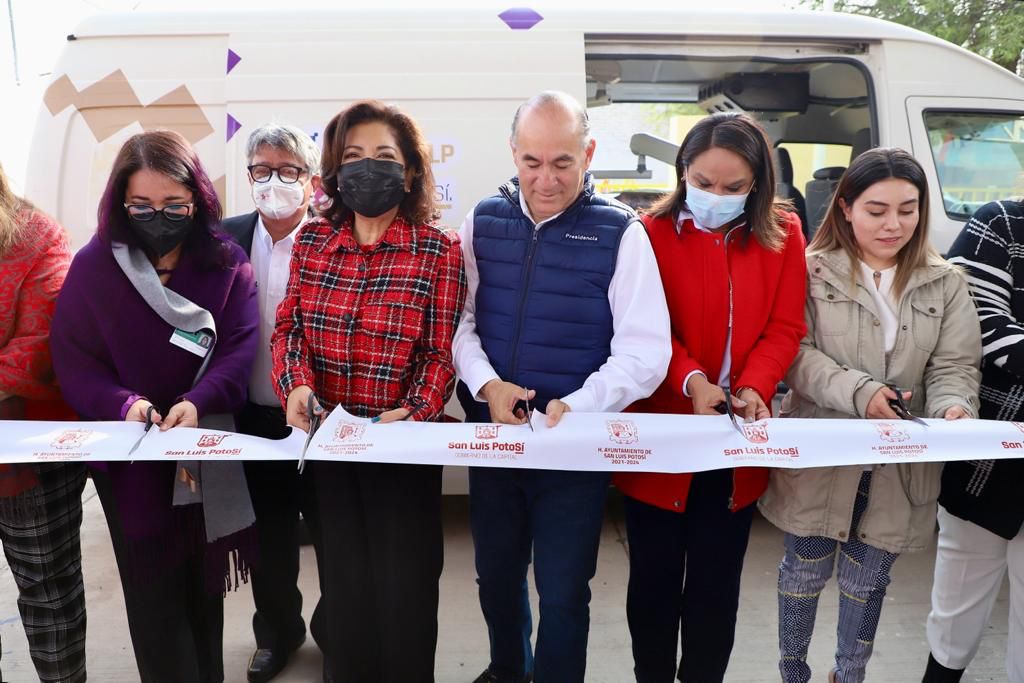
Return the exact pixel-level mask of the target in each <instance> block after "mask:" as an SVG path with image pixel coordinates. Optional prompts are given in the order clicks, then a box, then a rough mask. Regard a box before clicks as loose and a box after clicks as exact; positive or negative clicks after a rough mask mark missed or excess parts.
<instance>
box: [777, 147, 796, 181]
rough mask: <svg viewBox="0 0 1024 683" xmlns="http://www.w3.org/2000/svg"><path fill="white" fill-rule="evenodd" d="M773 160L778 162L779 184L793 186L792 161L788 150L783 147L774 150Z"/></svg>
mask: <svg viewBox="0 0 1024 683" xmlns="http://www.w3.org/2000/svg"><path fill="white" fill-rule="evenodd" d="M775 158H776V159H777V160H778V167H779V177H778V181H779V182H780V183H785V184H787V185H792V184H793V160H792V159H790V157H789V150H788V149H786V148H785V147H776V148H775Z"/></svg>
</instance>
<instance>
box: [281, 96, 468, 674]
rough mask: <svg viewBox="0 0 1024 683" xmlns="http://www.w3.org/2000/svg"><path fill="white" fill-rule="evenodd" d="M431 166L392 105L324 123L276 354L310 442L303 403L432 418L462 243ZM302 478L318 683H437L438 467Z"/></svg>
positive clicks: (459, 298) (335, 471)
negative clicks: (319, 598)
mask: <svg viewBox="0 0 1024 683" xmlns="http://www.w3.org/2000/svg"><path fill="white" fill-rule="evenodd" d="M429 160H430V154H429V150H428V147H427V145H426V142H425V140H424V139H423V135H422V133H421V132H420V129H419V127H418V126H417V125H416V123H415V122H414V121H413V120H412V119H411V118H409V117H408V116H407V115H406V114H404V113H402V112H401V111H399V110H398V109H397V108H395V107H393V106H388V105H385V104H383V103H380V102H376V101H364V102H358V103H356V104H354V105H352V106H351V107H349V108H348V109H346V110H344V111H342V112H341V113H340V114H338V115H337V116H335V117H334V118H333V119H332V120H331V122H330V123H329V124H328V125H327V128H326V130H325V131H324V150H323V167H322V170H323V173H322V176H323V188H324V191H325V193H326V194H327V195H328V197H329V198H330V199H331V200H332V205H331V207H330V209H328V210H327V211H326V212H325V215H324V216H323V217H322V218H318V219H316V220H313V221H310V222H309V223H307V224H306V225H305V226H304V227H303V228H302V231H301V232H300V233H299V236H298V237H297V239H296V243H295V247H294V250H293V253H292V261H291V274H290V277H289V281H288V289H287V292H286V294H285V298H284V300H283V301H282V302H281V305H280V307H279V308H278V316H277V328H276V330H275V333H274V337H273V341H272V346H273V357H274V379H275V382H276V386H277V391H278V395H279V397H280V398H281V401H282V402H283V403H284V404H285V410H286V411H287V417H288V422H289V424H292V425H295V426H298V427H300V428H302V429H305V430H308V429H309V425H310V417H311V416H310V415H309V414H308V405H309V404H310V397H311V394H315V398H314V399H313V401H312V404H313V406H314V407H313V410H314V412H315V413H317V414H320V413H323V411H325V410H330V409H333V408H334V407H336V406H337V407H341V408H344V409H345V410H346V411H348V412H349V413H351V414H353V415H357V416H360V417H372V418H374V420H375V421H377V422H381V423H385V422H392V421H396V420H405V419H409V420H438V419H440V418H441V416H442V413H443V411H444V405H445V402H446V401H447V400H448V397H449V396H450V395H451V391H452V388H453V385H454V378H455V372H454V368H453V366H452V356H451V343H452V336H453V334H454V332H455V326H456V325H457V323H458V318H459V313H460V312H461V311H462V306H463V301H464V299H465V274H464V272H463V267H462V251H461V249H460V247H459V243H458V238H457V237H456V236H455V234H454V233H450V232H447V231H445V230H443V229H441V228H439V227H436V226H435V225H433V224H432V220H433V218H434V213H435V211H434V203H433V190H434V180H433V174H432V173H431V170H430V161H429ZM310 467H313V468H314V471H313V475H314V476H313V479H314V481H315V485H316V487H317V498H318V499H319V506H320V515H321V519H322V523H323V529H324V539H323V560H324V567H323V570H322V574H321V576H323V586H322V588H323V604H324V608H325V609H324V612H325V613H326V614H327V624H326V631H327V634H326V639H327V642H326V643H320V645H321V648H322V649H323V651H324V678H325V680H329V681H337V682H341V681H380V682H381V683H388V682H401V683H417V682H419V681H433V670H434V650H435V646H436V641H437V601H438V579H439V577H440V575H441V566H442V562H443V555H442V551H443V548H442V535H441V509H440V507H441V468H440V467H439V466H433V465H384V464H372V463H354V462H331V463H323V462H316V463H311V464H310Z"/></svg>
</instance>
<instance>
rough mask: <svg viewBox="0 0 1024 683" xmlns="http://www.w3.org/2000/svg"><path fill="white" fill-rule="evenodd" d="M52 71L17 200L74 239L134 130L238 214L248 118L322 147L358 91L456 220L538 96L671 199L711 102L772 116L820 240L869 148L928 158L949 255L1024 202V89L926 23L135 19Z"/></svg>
mask: <svg viewBox="0 0 1024 683" xmlns="http://www.w3.org/2000/svg"><path fill="white" fill-rule="evenodd" d="M54 74H55V77H54V80H53V82H52V84H51V85H50V86H49V88H48V89H47V91H46V96H45V101H44V106H43V108H42V110H41V112H40V116H39V121H38V124H37V126H36V130H35V138H34V141H33V144H32V152H31V159H30V165H29V174H28V180H27V183H26V194H27V196H28V197H30V198H31V199H32V200H33V201H35V202H36V203H37V204H39V205H40V206H41V207H43V208H44V209H45V210H47V211H49V212H51V213H52V214H53V215H55V216H56V217H57V218H58V219H59V220H60V222H61V223H63V224H64V225H65V226H67V227H68V229H69V230H70V231H71V233H72V235H73V238H74V242H75V245H76V246H80V245H81V244H83V243H84V242H85V241H86V240H87V239H88V237H89V235H90V234H91V233H92V232H93V230H94V229H95V223H96V219H95V215H96V205H97V201H98V199H99V196H100V194H101V192H102V189H103V185H104V183H105V181H106V178H107V175H108V172H109V169H110V166H111V162H112V160H113V157H114V155H115V154H116V152H117V150H118V148H119V147H120V145H121V143H122V142H123V141H124V140H125V139H126V138H127V137H128V136H130V135H132V134H133V133H136V132H138V131H140V130H143V129H147V128H172V129H175V130H178V131H180V132H181V133H183V134H184V135H185V136H186V137H187V138H188V139H189V140H190V141H191V142H192V143H193V144H194V145H195V147H196V149H197V150H198V152H199V154H200V157H201V158H202V160H203V162H204V164H205V165H206V168H207V170H208V172H209V173H210V176H211V177H212V178H214V179H215V181H216V185H217V188H218V191H219V192H220V194H221V198H222V199H223V201H224V205H225V213H226V215H233V214H237V213H241V212H247V211H250V210H251V207H252V203H251V200H250V198H249V194H248V185H247V183H246V178H245V170H244V168H245V165H246V162H245V159H244V149H245V139H246V136H247V134H248V133H249V131H250V130H252V128H253V127H255V126H258V125H259V124H262V123H264V122H267V121H278V122H288V123H294V124H297V125H299V126H301V127H303V128H305V129H306V130H307V131H308V132H309V133H310V134H311V135H313V136H314V137H318V136H319V135H320V132H321V131H322V129H323V126H324V125H325V123H326V122H327V121H328V120H329V118H330V117H331V116H333V115H334V114H335V113H337V112H338V111H339V110H340V109H341V108H342V107H344V106H345V105H347V104H348V103H350V102H352V101H354V100H357V99H361V98H378V99H381V100H385V101H388V102H393V103H396V104H398V105H399V106H401V107H402V108H403V109H405V110H406V111H408V112H409V113H410V114H412V115H413V116H414V117H415V118H416V119H417V120H418V121H419V122H420V123H421V125H422V126H423V127H424V129H425V130H426V133H427V136H428V138H429V139H430V141H431V143H432V146H433V164H434V171H435V175H436V178H437V190H436V192H437V199H438V202H439V204H440V205H441V207H442V209H443V212H442V220H443V221H445V222H446V223H449V224H451V225H458V224H459V222H460V221H461V219H462V217H463V216H464V215H465V214H466V212H467V211H468V210H469V209H470V208H471V207H472V206H473V205H474V204H475V203H476V202H477V201H478V200H479V199H481V198H483V197H485V196H488V195H490V194H492V193H493V192H494V191H495V189H496V188H497V186H498V185H499V184H500V183H502V182H503V181H504V180H506V179H507V177H508V176H510V175H511V174H512V173H513V167H512V164H511V158H510V153H509V150H508V143H507V139H508V132H509V123H510V120H511V118H512V114H513V112H514V111H515V108H516V106H517V105H518V104H519V103H520V102H521V101H523V100H524V99H526V98H527V97H529V96H531V95H533V94H535V93H537V92H538V91H540V90H545V89H560V90H565V91H568V92H570V93H572V94H574V95H576V96H577V97H579V98H580V100H581V101H582V100H586V102H587V105H588V108H589V111H590V115H591V119H592V121H593V129H594V134H595V137H596V138H597V141H598V153H597V157H596V159H595V163H594V166H593V171H594V173H595V176H596V177H597V178H598V181H599V187H600V189H602V190H604V191H608V192H612V193H616V194H619V195H621V196H622V197H623V198H624V199H626V200H627V201H629V202H631V203H633V204H634V205H638V206H642V205H644V204H645V203H647V202H649V201H650V198H651V196H652V193H656V192H660V191H664V190H667V189H671V187H672V185H673V183H674V181H675V174H674V173H673V172H672V162H673V160H674V156H675V147H676V145H678V143H679V141H680V140H681V138H682V135H683V134H684V133H685V131H686V130H687V129H688V126H689V125H692V122H693V121H694V120H695V118H696V117H697V116H698V115H699V114H701V113H703V112H708V111H718V110H743V111H747V112H749V113H751V114H753V115H754V116H756V117H757V118H758V119H760V120H761V121H762V122H763V123H764V124H765V126H766V128H767V129H768V131H769V133H770V135H771V137H772V138H773V142H774V143H775V144H776V146H777V148H778V149H780V150H785V151H784V152H780V153H779V155H780V157H781V159H780V165H781V166H782V169H783V173H782V178H781V182H780V188H779V191H780V193H781V194H783V195H785V196H788V197H791V198H794V199H796V200H797V201H798V202H799V201H800V199H799V197H801V196H802V197H803V199H804V200H805V204H806V207H805V210H804V215H805V217H806V221H807V223H808V224H809V227H810V228H811V229H812V230H813V227H814V225H815V224H816V222H817V221H818V220H820V217H821V215H822V213H823V211H824V207H825V205H826V203H827V201H828V199H829V196H830V194H831V191H832V189H833V188H834V186H835V182H836V180H837V179H838V176H839V174H840V173H841V172H842V169H843V168H844V167H845V166H846V165H847V164H848V163H849V159H850V158H851V157H853V156H856V155H857V154H858V153H859V152H860V151H862V150H864V149H866V148H868V147H870V146H874V145H896V146H899V147H904V148H906V149H909V150H912V151H913V153H914V154H915V155H916V156H917V158H918V159H919V160H920V161H921V162H922V163H923V164H924V166H925V168H926V169H927V171H928V175H929V179H930V181H931V183H932V193H933V196H932V197H931V199H932V201H933V206H934V207H935V209H934V210H933V211H932V218H931V220H932V221H933V224H932V226H931V227H932V230H933V233H932V234H933V236H934V241H935V243H936V246H938V247H939V248H940V250H944V249H945V248H947V247H948V246H949V244H950V242H951V241H952V239H953V238H954V237H955V235H956V234H957V232H958V231H959V229H960V227H961V225H962V224H963V221H964V220H966V218H967V217H968V216H969V215H970V214H971V212H972V211H973V210H974V209H975V208H976V207H978V206H979V205H980V204H982V203H984V202H985V201H988V200H991V199H996V198H1002V197H1007V196H1012V195H1020V194H1024V170H1022V169H1024V79H1021V78H1019V77H1017V76H1015V75H1013V74H1011V73H1010V72H1008V71H1006V70H1004V69H1002V68H1000V67H998V66H995V65H994V64H992V63H991V62H989V61H987V60H985V59H982V58H981V57H978V56H976V55H974V54H972V53H970V52H967V51H965V50H963V49H961V48H959V47H956V46H954V45H951V44H949V43H947V42H944V41H941V40H939V39H936V38H934V37H932V36H929V35H926V34H924V33H921V32H918V31H915V30H912V29H908V28H904V27H902V26H897V25H895V24H891V23H887V22H883V21H877V20H873V19H868V18H864V17H857V16H850V15H844V14H833V13H821V12H817V13H810V12H796V11H779V12H758V13H750V12H745V13H730V12H716V11H702V10H682V9H681V10H678V11H654V12H645V11H638V10H634V9H629V8H627V10H625V11H619V12H614V11H597V10H594V11H551V12H548V11H546V10H545V9H544V7H543V6H539V7H538V9H537V10H536V11H535V10H528V9H515V10H508V11H506V12H503V13H501V14H497V13H493V12H489V11H483V10H481V11H459V12H452V11H449V12H440V11H423V12H401V13H399V12H373V11H366V10H351V11H349V10H337V11H326V12H325V11H316V12H313V11H305V12H304V11H287V12H284V11H282V12H262V13H261V12H246V11H238V12H223V13H209V14H207V13H203V14H197V13H167V14H163V13H161V14H157V13H131V14H119V15H110V16H106V17H99V18H92V19H89V20H87V21H85V22H83V23H82V24H81V25H80V26H79V27H78V29H77V30H76V31H75V33H74V34H72V35H69V36H68V40H67V45H66V47H65V49H64V51H63V54H62V55H61V57H60V60H59V62H58V64H57V66H56V69H55V71H54ZM665 140H667V141H668V143H670V144H666V143H665V142H664V141H665Z"/></svg>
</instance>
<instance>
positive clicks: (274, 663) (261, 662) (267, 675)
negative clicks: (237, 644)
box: [245, 637, 305, 683]
mask: <svg viewBox="0 0 1024 683" xmlns="http://www.w3.org/2000/svg"><path fill="white" fill-rule="evenodd" d="M304 640H305V637H303V639H302V640H300V641H299V642H298V644H297V645H295V646H294V647H291V648H289V649H286V650H284V649H281V648H273V649H272V648H269V647H261V648H259V649H257V650H256V651H255V652H253V653H252V657H250V658H249V668H248V669H247V670H246V672H245V676H246V679H247V680H248V681H249V683H267V681H269V680H270V679H272V678H273V677H274V676H276V675H277V674H279V673H281V670H282V669H283V668H284V665H285V664H287V663H288V657H290V656H291V654H292V653H293V652H295V651H296V650H298V649H299V646H301V645H302V643H303V641H304Z"/></svg>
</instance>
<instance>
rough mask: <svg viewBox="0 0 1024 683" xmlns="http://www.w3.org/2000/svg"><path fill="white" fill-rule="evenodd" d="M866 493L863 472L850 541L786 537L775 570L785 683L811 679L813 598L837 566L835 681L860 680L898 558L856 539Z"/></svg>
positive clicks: (867, 485) (781, 668) (815, 602)
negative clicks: (777, 579)
mask: <svg viewBox="0 0 1024 683" xmlns="http://www.w3.org/2000/svg"><path fill="white" fill-rule="evenodd" d="M870 489H871V472H864V474H862V475H861V478H860V484H859V486H858V487H857V500H856V502H855V503H854V506H853V523H852V525H851V529H850V536H849V537H850V540H849V541H845V542H843V543H840V542H838V541H836V540H834V539H831V538H825V537H823V536H794V535H793V534H786V554H785V555H784V557H783V558H782V563H781V564H780V565H779V653H780V656H781V659H780V661H779V672H780V673H781V674H782V680H783V681H784V682H785V683H806V682H807V681H809V680H810V678H811V669H810V667H809V666H807V649H808V648H809V647H810V644H811V634H812V633H813V632H814V618H815V615H816V614H817V612H818V597H819V596H820V595H821V592H822V590H824V588H825V584H826V583H827V582H828V579H829V577H830V576H832V571H833V568H834V566H835V565H836V564H837V563H838V565H839V569H838V571H837V573H836V581H837V583H838V584H839V625H838V627H837V629H836V636H837V639H838V643H837V647H836V665H835V667H834V671H835V672H836V681H837V683H861V681H863V680H864V671H865V669H866V668H867V664H868V660H869V659H870V658H871V651H872V650H873V649H874V641H875V632H876V631H877V630H878V619H879V617H880V616H881V613H882V601H883V599H884V598H885V589H886V587H887V586H888V585H889V571H890V570H891V569H892V565H893V563H894V562H896V558H897V557H899V555H897V554H894V553H890V552H886V551H884V550H880V549H878V548H875V547H873V546H870V545H868V544H867V543H864V542H863V541H861V540H860V539H858V538H857V533H856V532H857V524H858V522H859V521H860V517H861V515H862V514H863V513H864V509H865V508H866V507H867V502H868V492H869V491H870ZM837 550H838V562H837V559H836V555H837V552H836V551H837Z"/></svg>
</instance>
